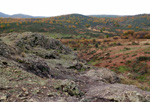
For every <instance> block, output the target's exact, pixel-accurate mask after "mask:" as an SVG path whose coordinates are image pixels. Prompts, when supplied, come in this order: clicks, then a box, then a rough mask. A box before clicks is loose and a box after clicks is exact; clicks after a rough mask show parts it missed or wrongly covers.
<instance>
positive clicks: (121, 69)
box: [118, 66, 129, 73]
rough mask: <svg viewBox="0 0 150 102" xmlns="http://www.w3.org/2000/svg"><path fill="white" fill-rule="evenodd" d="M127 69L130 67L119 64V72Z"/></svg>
mask: <svg viewBox="0 0 150 102" xmlns="http://www.w3.org/2000/svg"><path fill="white" fill-rule="evenodd" d="M126 71H129V68H128V67H127V66H119V67H118V72H121V73H124V72H126Z"/></svg>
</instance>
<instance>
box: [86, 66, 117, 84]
mask: <svg viewBox="0 0 150 102" xmlns="http://www.w3.org/2000/svg"><path fill="white" fill-rule="evenodd" d="M84 76H86V77H88V78H89V80H90V81H97V82H98V81H103V82H107V83H116V82H119V77H118V76H117V74H116V73H114V72H112V71H110V70H109V69H107V68H99V69H91V70H89V71H87V72H86V73H85V74H84Z"/></svg>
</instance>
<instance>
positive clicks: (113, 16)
mask: <svg viewBox="0 0 150 102" xmlns="http://www.w3.org/2000/svg"><path fill="white" fill-rule="evenodd" d="M88 16H91V17H97V18H116V17H120V16H119V15H88Z"/></svg>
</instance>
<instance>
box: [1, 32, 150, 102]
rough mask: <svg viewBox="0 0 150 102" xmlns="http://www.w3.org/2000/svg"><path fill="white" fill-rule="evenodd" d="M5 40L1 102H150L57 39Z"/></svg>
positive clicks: (149, 97)
mask: <svg viewBox="0 0 150 102" xmlns="http://www.w3.org/2000/svg"><path fill="white" fill-rule="evenodd" d="M3 36H4V35H3ZM10 38H12V39H11V40H10ZM5 39H7V40H1V41H0V75H1V77H0V101H2V102H3V101H4V102H6V101H8V102H9V101H10V102H23V101H25V102H150V92H146V91H143V90H141V89H138V88H136V87H135V86H132V85H124V84H119V82H120V79H119V77H118V75H117V74H116V73H114V72H112V71H110V70H109V69H106V68H95V67H92V66H89V65H87V64H86V63H85V62H84V61H81V60H79V59H78V57H77V56H76V54H75V53H74V52H72V51H71V49H70V48H68V47H66V46H64V45H63V44H62V43H61V42H60V41H58V40H55V39H52V38H50V37H48V36H47V37H46V36H44V35H42V34H33V33H22V34H17V33H16V34H15V33H13V34H8V35H6V36H5ZM6 41H7V42H6ZM8 41H11V43H12V45H11V43H9V44H10V45H8Z"/></svg>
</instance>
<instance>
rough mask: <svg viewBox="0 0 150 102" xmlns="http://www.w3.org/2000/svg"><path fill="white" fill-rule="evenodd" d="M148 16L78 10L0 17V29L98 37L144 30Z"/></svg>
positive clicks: (147, 28) (3, 31)
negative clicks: (88, 13)
mask: <svg viewBox="0 0 150 102" xmlns="http://www.w3.org/2000/svg"><path fill="white" fill-rule="evenodd" d="M20 16H22V15H20ZM149 19H150V15H148V14H141V15H136V16H122V17H112V18H107V17H102V18H97V17H90V16H84V15H81V14H69V15H62V16H56V17H50V18H0V33H9V32H24V31H32V32H47V33H56V34H60V35H61V36H65V35H67V36H65V37H66V38H73V37H75V38H91V37H92V38H94V37H95V38H97V37H99V38H102V37H105V36H116V35H121V34H123V33H124V32H126V31H127V30H134V31H135V32H137V31H148V30H149V25H150V23H149Z"/></svg>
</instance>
